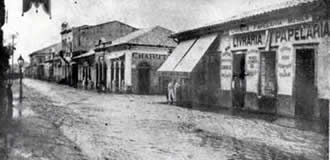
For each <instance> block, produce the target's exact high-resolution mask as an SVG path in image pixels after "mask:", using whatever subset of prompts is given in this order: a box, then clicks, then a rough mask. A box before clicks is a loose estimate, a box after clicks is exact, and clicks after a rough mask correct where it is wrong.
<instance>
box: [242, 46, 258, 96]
mask: <svg viewBox="0 0 330 160" xmlns="http://www.w3.org/2000/svg"><path fill="white" fill-rule="evenodd" d="M259 59H260V52H259V50H258V49H249V50H248V52H247V53H246V59H245V60H246V73H247V76H246V91H247V92H252V93H258V79H259V63H260V62H259Z"/></svg>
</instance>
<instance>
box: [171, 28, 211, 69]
mask: <svg viewBox="0 0 330 160" xmlns="http://www.w3.org/2000/svg"><path fill="white" fill-rule="evenodd" d="M216 37H217V34H212V35H208V36H205V37H201V38H199V39H198V40H197V42H196V43H195V44H194V45H193V47H192V48H191V49H190V51H189V52H188V54H187V55H186V56H185V57H184V58H183V59H182V60H181V62H180V63H179V64H178V66H176V67H175V69H174V71H175V72H192V71H193V69H194V68H195V66H196V65H197V63H198V62H199V60H200V59H201V58H202V57H203V55H204V54H205V53H206V51H207V50H208V48H209V47H210V45H211V44H212V42H213V41H214V40H215V38H216Z"/></svg>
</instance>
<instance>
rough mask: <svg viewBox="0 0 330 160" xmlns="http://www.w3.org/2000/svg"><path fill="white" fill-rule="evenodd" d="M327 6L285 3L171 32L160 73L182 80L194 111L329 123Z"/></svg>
mask: <svg viewBox="0 0 330 160" xmlns="http://www.w3.org/2000/svg"><path fill="white" fill-rule="evenodd" d="M329 3H330V2H329V1H324V0H291V1H286V2H284V3H278V4H275V5H272V6H267V7H265V8H259V9H257V10H252V11H249V12H245V13H243V14H242V15H237V16H234V17H231V18H229V19H226V20H223V21H220V22H216V23H214V24H211V25H206V26H202V27H199V28H194V29H189V30H185V31H182V32H178V33H175V34H173V35H171V37H172V38H173V39H175V40H176V41H178V42H179V44H178V46H177V47H176V48H175V50H174V51H173V52H172V54H171V55H170V56H169V57H168V58H167V60H166V61H165V62H164V64H163V65H162V66H161V67H160V68H159V70H158V71H159V72H163V73H165V75H172V76H173V77H177V79H178V78H179V79H184V81H186V84H189V85H188V86H190V87H189V88H190V90H189V91H188V92H187V93H190V95H189V96H188V97H187V99H189V101H190V102H191V103H192V104H193V105H198V106H202V105H206V106H215V107H219V106H220V107H224V108H233V107H238V108H244V109H247V110H252V111H258V112H267V113H275V114H277V115H282V116H289V117H301V118H305V119H315V118H316V119H319V118H322V119H326V120H327V119H328V117H329V115H328V114H329V112H328V110H329V99H330V16H329V15H330V14H329V12H330V5H329Z"/></svg>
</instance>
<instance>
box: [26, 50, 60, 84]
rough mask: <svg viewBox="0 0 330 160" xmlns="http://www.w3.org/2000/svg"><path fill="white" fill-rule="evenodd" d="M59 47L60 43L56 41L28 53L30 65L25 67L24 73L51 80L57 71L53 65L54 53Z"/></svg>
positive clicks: (55, 53)
mask: <svg viewBox="0 0 330 160" xmlns="http://www.w3.org/2000/svg"><path fill="white" fill-rule="evenodd" d="M60 49H61V43H56V44H53V45H50V46H48V47H45V48H43V49H40V50H37V51H35V52H33V53H31V54H30V55H29V57H30V65H29V66H28V67H27V68H26V69H25V75H26V76H28V77H32V78H37V79H45V80H52V79H53V78H55V77H56V76H58V75H57V73H58V72H59V71H58V70H59V69H58V67H57V66H54V65H53V62H54V61H56V60H55V59H56V57H57V56H56V55H57V54H58V52H59V51H60Z"/></svg>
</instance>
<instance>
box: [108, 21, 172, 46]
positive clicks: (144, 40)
mask: <svg viewBox="0 0 330 160" xmlns="http://www.w3.org/2000/svg"><path fill="white" fill-rule="evenodd" d="M171 34H173V31H171V30H168V29H166V28H163V27H160V26H155V27H152V28H145V29H140V30H137V31H135V32H132V33H130V34H128V35H126V36H123V37H120V38H118V39H116V40H114V41H112V43H111V45H109V46H115V45H120V44H139V45H156V46H170V47H175V46H176V43H175V42H174V41H173V40H172V39H170V38H168V36H169V35H171Z"/></svg>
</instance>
